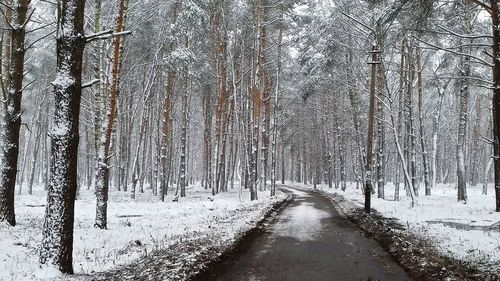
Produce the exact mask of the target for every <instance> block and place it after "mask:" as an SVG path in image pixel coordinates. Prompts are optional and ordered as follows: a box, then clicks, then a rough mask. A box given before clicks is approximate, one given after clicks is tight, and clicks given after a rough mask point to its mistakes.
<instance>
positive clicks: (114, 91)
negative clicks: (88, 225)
mask: <svg viewBox="0 0 500 281" xmlns="http://www.w3.org/2000/svg"><path fill="white" fill-rule="evenodd" d="M118 11H119V12H118V17H117V19H116V32H117V33H118V32H122V31H124V30H125V15H126V12H127V1H126V0H120V2H119V9H118ZM122 52H123V47H122V38H121V37H120V36H116V37H115V38H114V40H113V66H112V71H111V79H112V80H111V87H110V89H109V94H108V108H107V113H106V116H105V120H104V122H103V123H102V127H101V133H100V136H101V140H100V144H99V152H98V154H97V164H96V165H97V167H96V179H95V194H96V216H95V223H94V227H96V228H101V229H106V228H107V212H108V192H109V166H110V165H109V158H110V149H111V138H112V134H113V127H114V124H115V118H116V110H117V98H118V95H119V88H120V81H119V80H120V66H121V62H120V61H121V57H122V55H121V54H122Z"/></svg>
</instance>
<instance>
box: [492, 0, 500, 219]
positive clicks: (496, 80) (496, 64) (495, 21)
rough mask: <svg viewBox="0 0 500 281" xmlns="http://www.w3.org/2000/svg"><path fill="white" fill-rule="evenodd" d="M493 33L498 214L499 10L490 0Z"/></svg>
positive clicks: (499, 199) (499, 209) (498, 200)
mask: <svg viewBox="0 0 500 281" xmlns="http://www.w3.org/2000/svg"><path fill="white" fill-rule="evenodd" d="M490 8H491V12H490V13H491V24H492V33H493V134H494V137H493V150H494V151H493V154H494V158H493V159H494V164H495V165H494V166H495V169H494V171H495V174H494V177H495V198H496V199H495V202H496V211H497V212H500V156H499V155H500V9H499V6H498V1H497V0H490Z"/></svg>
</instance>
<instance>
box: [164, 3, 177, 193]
mask: <svg viewBox="0 0 500 281" xmlns="http://www.w3.org/2000/svg"><path fill="white" fill-rule="evenodd" d="M179 5H180V0H176V1H175V2H174V7H173V8H172V15H171V17H172V20H171V24H172V25H175V23H176V22H177V13H178V9H179ZM175 48H176V46H175V44H174V42H173V41H172V42H170V43H169V49H168V51H169V52H170V53H171V52H173V51H174V50H175ZM175 77H176V72H175V70H174V68H173V67H172V66H169V67H168V70H167V92H166V95H165V99H164V100H163V128H162V137H161V161H160V168H161V173H160V177H161V179H160V199H161V201H164V200H165V195H166V194H167V191H168V184H169V180H170V170H171V169H170V163H171V162H172V134H173V132H172V131H173V125H172V115H173V100H174V91H175Z"/></svg>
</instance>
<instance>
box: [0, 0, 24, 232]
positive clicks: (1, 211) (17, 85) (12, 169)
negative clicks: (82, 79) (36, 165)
mask: <svg viewBox="0 0 500 281" xmlns="http://www.w3.org/2000/svg"><path fill="white" fill-rule="evenodd" d="M15 2H16V5H15V6H14V5H12V7H13V8H9V10H10V12H9V13H7V15H5V20H6V21H7V25H8V26H10V27H11V28H10V29H9V30H8V32H9V33H10V35H9V38H10V41H11V42H10V46H7V47H6V48H8V50H7V52H6V55H7V56H6V59H7V60H8V62H7V65H8V67H7V68H6V69H5V70H7V71H8V73H7V75H6V76H7V79H6V80H3V82H4V83H5V82H6V85H5V84H4V85H2V91H3V97H2V99H3V100H5V103H4V106H5V108H4V110H3V130H2V136H1V137H2V138H1V143H2V154H1V155H0V157H1V159H0V164H1V169H0V221H6V222H7V223H8V224H10V225H12V226H14V225H15V224H16V218H15V213H14V189H15V186H16V176H17V164H18V163H17V158H18V155H19V132H20V130H21V98H22V94H23V77H24V54H25V51H26V49H25V46H24V38H25V34H26V23H27V21H29V19H28V18H27V12H28V7H29V4H30V1H29V0H22V1H15ZM4 75H5V74H4Z"/></svg>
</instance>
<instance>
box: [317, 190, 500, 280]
mask: <svg viewBox="0 0 500 281" xmlns="http://www.w3.org/2000/svg"><path fill="white" fill-rule="evenodd" d="M314 191H315V192H317V193H319V194H321V195H322V196H324V197H326V198H328V199H329V200H330V202H331V203H332V205H333V207H334V208H335V209H336V210H337V211H338V212H339V214H340V216H342V217H343V218H345V219H348V220H350V221H351V222H353V223H354V224H356V225H357V226H358V227H359V228H360V229H361V230H362V231H363V232H364V233H365V234H366V235H368V236H370V237H372V238H373V239H374V240H376V241H377V242H378V243H379V244H380V245H381V246H382V247H383V248H384V249H385V250H386V251H387V252H388V253H389V254H390V255H391V256H392V257H393V258H394V260H395V261H396V262H397V263H398V264H399V265H400V266H402V267H403V268H404V269H405V270H406V271H407V272H408V273H409V274H410V275H411V276H412V278H414V279H415V280H425V281H434V280H436V281H438V280H439V281H441V280H443V281H444V280H446V281H453V280H456V281H465V280H471V281H499V280H500V275H499V273H496V272H484V271H480V270H479V269H477V268H475V267H474V266H473V265H471V264H467V263H464V262H463V261H460V260H457V259H453V258H450V257H448V256H445V255H443V254H441V253H439V252H438V251H437V249H435V247H434V246H432V245H430V243H429V242H428V241H426V240H425V239H422V238H419V237H417V236H415V235H414V234H412V233H410V232H408V231H407V230H406V229H405V228H404V227H403V226H402V225H401V224H399V223H398V222H397V221H395V220H393V219H388V218H385V217H383V216H382V215H380V214H379V213H378V212H377V211H376V210H373V209H372V210H373V211H372V214H366V213H365V212H364V210H363V209H362V208H360V207H358V206H357V205H356V204H354V203H353V202H351V201H349V200H347V199H345V198H344V197H343V196H342V195H340V194H337V193H335V194H330V193H326V192H323V191H321V190H314Z"/></svg>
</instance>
